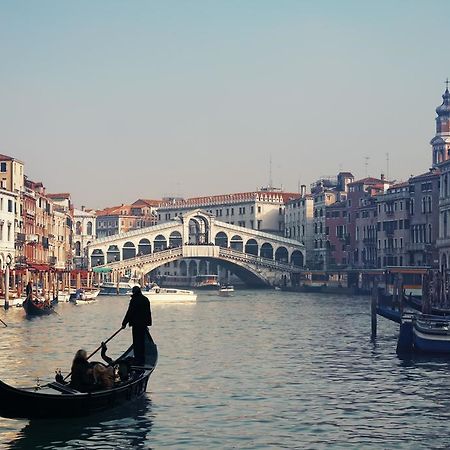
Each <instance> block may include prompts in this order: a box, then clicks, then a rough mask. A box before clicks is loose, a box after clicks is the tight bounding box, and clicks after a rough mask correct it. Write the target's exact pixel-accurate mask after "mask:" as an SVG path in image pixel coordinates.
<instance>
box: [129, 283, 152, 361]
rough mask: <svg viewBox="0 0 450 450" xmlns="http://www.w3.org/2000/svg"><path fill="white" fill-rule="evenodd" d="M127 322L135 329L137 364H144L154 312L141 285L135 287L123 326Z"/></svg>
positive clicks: (134, 342)
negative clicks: (149, 328) (146, 340)
mask: <svg viewBox="0 0 450 450" xmlns="http://www.w3.org/2000/svg"><path fill="white" fill-rule="evenodd" d="M127 324H129V325H130V327H131V328H132V330H133V349H134V358H135V364H136V365H137V366H143V365H144V364H145V336H146V334H147V333H148V329H147V327H149V326H151V325H152V313H151V310H150V301H149V300H148V298H147V297H146V296H145V295H143V294H142V291H141V288H140V287H139V286H134V287H133V290H132V295H131V300H130V304H129V306H128V311H127V313H126V314H125V317H124V319H123V321H122V328H125V327H126V326H127Z"/></svg>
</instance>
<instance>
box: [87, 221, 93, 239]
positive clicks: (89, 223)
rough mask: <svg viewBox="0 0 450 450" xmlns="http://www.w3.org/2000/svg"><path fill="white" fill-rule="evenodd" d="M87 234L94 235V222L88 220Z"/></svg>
mask: <svg viewBox="0 0 450 450" xmlns="http://www.w3.org/2000/svg"><path fill="white" fill-rule="evenodd" d="M86 234H87V235H89V236H91V235H92V222H88V223H87V225H86Z"/></svg>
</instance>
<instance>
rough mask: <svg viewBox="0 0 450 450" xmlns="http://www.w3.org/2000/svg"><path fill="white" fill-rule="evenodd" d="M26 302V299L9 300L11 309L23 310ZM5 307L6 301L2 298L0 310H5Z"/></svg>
mask: <svg viewBox="0 0 450 450" xmlns="http://www.w3.org/2000/svg"><path fill="white" fill-rule="evenodd" d="M24 301H25V297H23V298H21V297H17V298H10V299H9V300H8V305H9V307H10V308H11V307H16V308H21V307H22V305H23V302H24ZM4 307H5V299H4V298H2V299H0V308H4Z"/></svg>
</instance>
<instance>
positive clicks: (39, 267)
mask: <svg viewBox="0 0 450 450" xmlns="http://www.w3.org/2000/svg"><path fill="white" fill-rule="evenodd" d="M28 269H29V270H37V271H38V272H46V271H48V270H50V266H49V265H48V264H28Z"/></svg>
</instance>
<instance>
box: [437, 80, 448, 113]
mask: <svg viewBox="0 0 450 450" xmlns="http://www.w3.org/2000/svg"><path fill="white" fill-rule="evenodd" d="M449 83H450V81H449V79H448V78H447V79H446V80H445V92H444V94H443V95H442V100H443V101H442V105H439V106H438V107H437V108H436V113H437V115H438V116H447V117H449V116H450V92H449V91H448V84H449Z"/></svg>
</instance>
